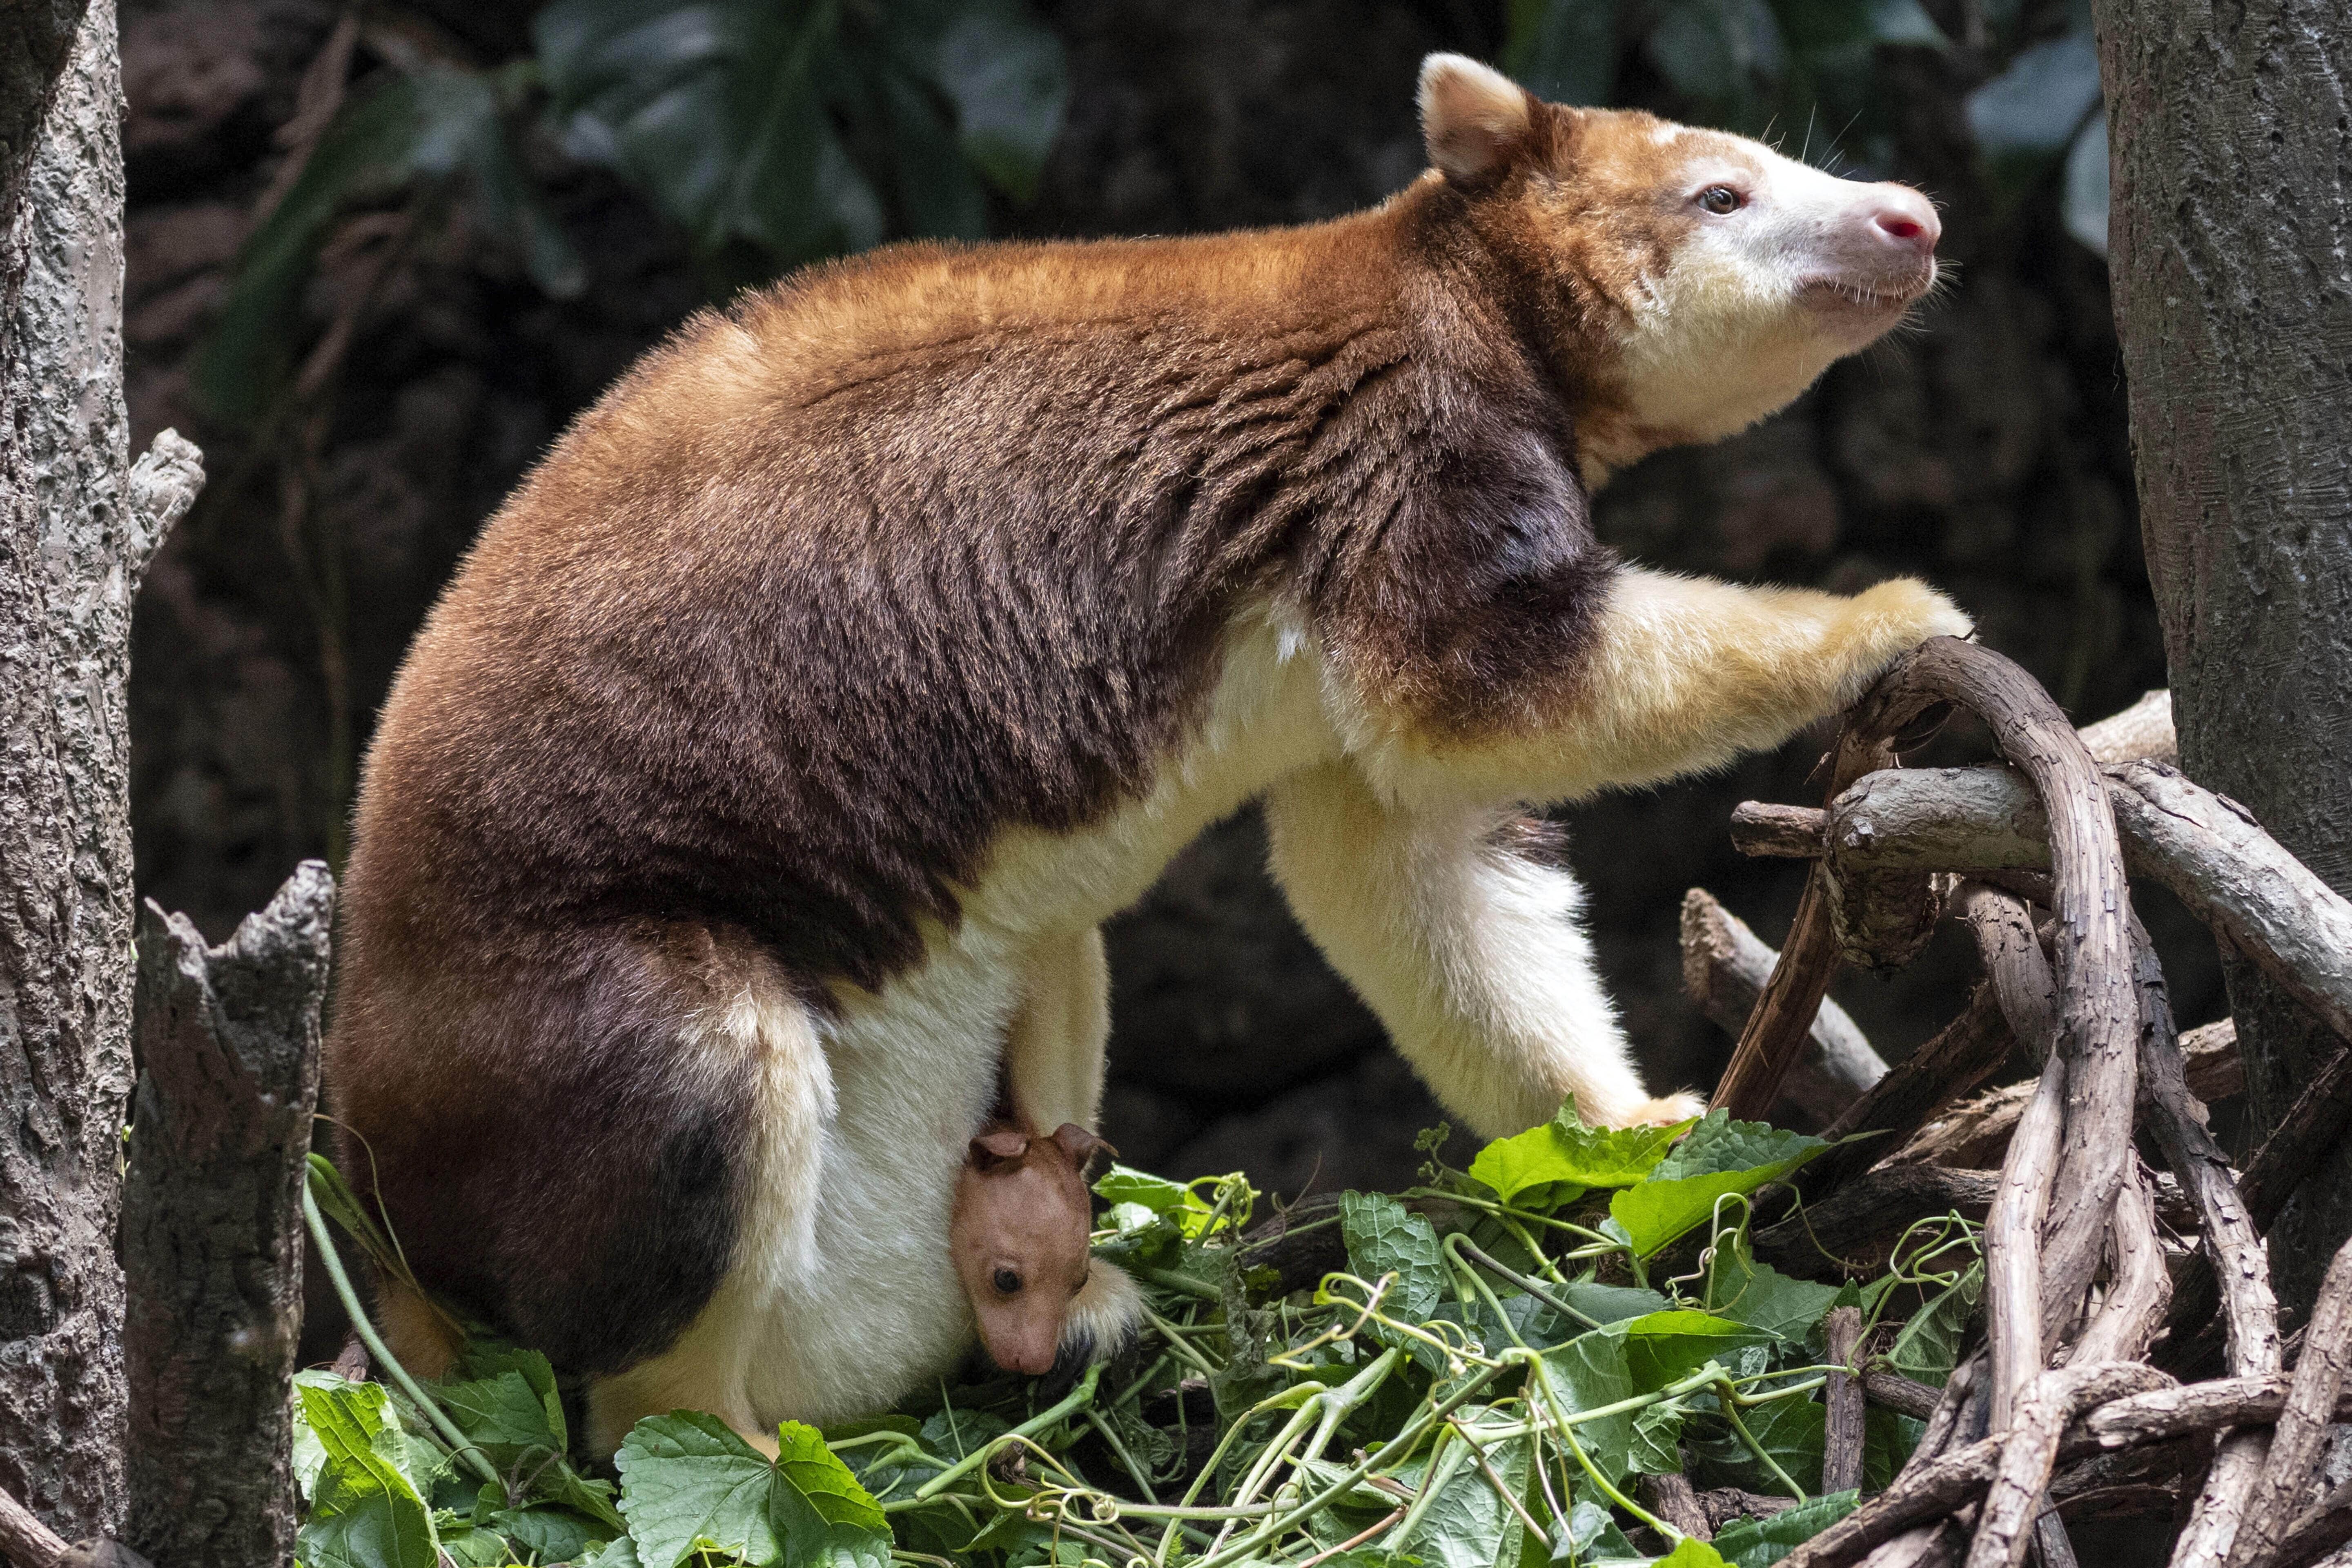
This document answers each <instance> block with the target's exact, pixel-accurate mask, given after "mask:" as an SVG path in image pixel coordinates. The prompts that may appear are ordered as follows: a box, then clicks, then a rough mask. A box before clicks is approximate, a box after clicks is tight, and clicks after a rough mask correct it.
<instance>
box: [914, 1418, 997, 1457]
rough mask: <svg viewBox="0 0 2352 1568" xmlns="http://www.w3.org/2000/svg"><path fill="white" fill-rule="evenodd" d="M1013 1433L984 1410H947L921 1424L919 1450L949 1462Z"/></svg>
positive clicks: (973, 1452)
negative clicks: (929, 1452)
mask: <svg viewBox="0 0 2352 1568" xmlns="http://www.w3.org/2000/svg"><path fill="white" fill-rule="evenodd" d="M1012 1430H1013V1424H1012V1423H1011V1422H1010V1421H1007V1420H1005V1419H1004V1417H1003V1416H1002V1415H996V1414H994V1413H993V1412H992V1411H987V1410H962V1409H955V1408H952V1407H951V1408H949V1409H946V1410H942V1411H940V1412H939V1413H938V1414H937V1415H933V1416H932V1417H931V1418H930V1419H929V1420H928V1421H926V1422H924V1423H923V1429H922V1439H923V1447H926V1448H929V1450H930V1451H931V1452H932V1453H934V1454H941V1455H945V1456H946V1457H947V1458H950V1459H966V1458H971V1456H972V1455H974V1454H977V1453H978V1452H980V1451H981V1450H982V1448H985V1447H988V1445H989V1444H991V1443H992V1442H994V1441H995V1440H996V1439H997V1438H999V1437H1002V1436H1004V1435H1005V1434H1006V1433H1007V1432H1010V1431H1012Z"/></svg>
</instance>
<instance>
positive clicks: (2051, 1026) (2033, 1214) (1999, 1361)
mask: <svg viewBox="0 0 2352 1568" xmlns="http://www.w3.org/2000/svg"><path fill="white" fill-rule="evenodd" d="M1960 910H1961V913H1962V914H1963V915H1964V916H1965V917H1966V919H1967V921H1968V922H1969V929H1970V930H1971V931H1974V932H1975V933H1976V939H1977V948H1978V951H1979V953H1981V954H1982V956H1983V958H1984V963H1985V969H1986V971H1987V972H1988V973H1990V975H1991V976H1992V984H1993V994H1994V995H1995V996H1996V997H1997V998H1998V999H1999V1000H2000V1010H2001V1014H2002V1016H2004V1017H2006V1018H2007V1019H2008V1020H2009V1026H2010V1029H2011V1032H2012V1033H2013V1034H2015V1035H2016V1037H2017V1038H2018V1039H2019V1040H2020V1041H2021V1042H2022V1043H2023V1044H2024V1046H2025V1047H2026V1048H2027V1049H2028V1050H2030V1051H2032V1052H2033V1053H2034V1054H2035V1055H2037V1056H2040V1057H2041V1058H2043V1061H2044V1066H2043V1067H2042V1077H2041V1079H2040V1080H2039V1084H2040V1087H2039V1089H2038V1090H2037V1092H2036V1093H2035V1094H2034V1097H2033V1100H2032V1103H2031V1104H2030V1105H2029V1106H2027V1108H2026V1110H2025V1113H2024V1117H2023V1119H2022V1120H2021V1121H2020V1122H2019V1123H2018V1130H2017V1136H2016V1137H2015V1138H2013V1139H2011V1142H2010V1145H2009V1153H2008V1156H2007V1158H2006V1159H2005V1160H2004V1161H2003V1162H2002V1164H2001V1169H2000V1188H1999V1189H1998V1190H1997V1191H1996V1192H1995V1193H1994V1194H1993V1200H1992V1207H1991V1209H1990V1212H1989V1213H1988V1214H1987V1215H1986V1216H1985V1228H1984V1250H1985V1341H1986V1343H1987V1345H1988V1346H1989V1347H1990V1351H1991V1354H1992V1404H1991V1415H1990V1419H1991V1422H1992V1429H1993V1430H1994V1431H1996V1432H2003V1431H2007V1430H2008V1429H2009V1424H2010V1415H2011V1407H2012V1406H2013V1405H2015V1403H2016V1400H2017V1398H2018V1396H2019V1395H2020V1394H2022V1393H2023V1392H2024V1390H2025V1387H2026V1385H2027V1384H2030V1383H2032V1381H2033V1378H2034V1376H2035V1374H2036V1373H2039V1372H2040V1371H2041V1370H2042V1365H2043V1360H2044V1357H2043V1348H2042V1339H2043V1335H2042V1222H2043V1220H2044V1219H2045V1218H2047V1217H2048V1215H2049V1213H2050V1188H2051V1184H2052V1183H2053V1182H2055V1181H2056V1180H2057V1177H2058V1145H2059V1139H2060V1135H2061V1134H2062V1133H2063V1131H2064V1128H2065V1119H2066V1064H2065V1062H2064V1061H2063V1059H2061V1058H2060V1057H2059V1055H2058V1053H2057V1050H2056V1048H2055V1047H2056V1046H2057V1035H2058V1008H2057V1000H2058V999H2057V983H2056V981H2055V980H2053V978H2052V976H2051V973H2050V965H2049V963H2048V962H2047V961H2046V960H2044V959H2043V958H2042V942H2041V940H2040V939H2039V938H2038V937H2036V936H2035V935H2034V931H2033V918H2032V915H2031V914H2030V913H2028V912H2027V910H2026V908H2025V905H2024V904H2023V903H2022V902H2021V901H2020V900H2017V899H2015V898H2012V897H2011V896H2010V895H2009V894H2007V893H2002V892H1997V891H1995V890H1994V889H1990V888H1985V887H1981V886H1979V885H1975V884H1971V885H1970V886H1969V889H1968V891H1967V892H1966V893H1964V894H1963V895H1962V896H1961V900H1960Z"/></svg>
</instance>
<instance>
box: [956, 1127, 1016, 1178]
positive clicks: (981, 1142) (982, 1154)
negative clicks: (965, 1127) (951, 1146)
mask: <svg viewBox="0 0 2352 1568" xmlns="http://www.w3.org/2000/svg"><path fill="white" fill-rule="evenodd" d="M969 1152H970V1154H971V1163H972V1167H973V1168H974V1169H975V1170H981V1171H992V1170H994V1169H995V1168H996V1167H997V1166H998V1165H1000V1164H1003V1163H1005V1162H1007V1161H1010V1160H1018V1159H1019V1158H1021V1156H1022V1155H1024V1154H1026V1153H1027V1152H1029V1134H1027V1133H1026V1132H1016V1131H1013V1129H1011V1128H1009V1127H1004V1128H999V1129H998V1130H997V1131H993V1132H983V1133H982V1134H981V1135H980V1136H979V1137H977V1138H975V1139H973V1140H972V1141H971V1149H970V1150H969Z"/></svg>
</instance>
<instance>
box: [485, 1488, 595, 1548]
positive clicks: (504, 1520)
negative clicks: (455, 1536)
mask: <svg viewBox="0 0 2352 1568" xmlns="http://www.w3.org/2000/svg"><path fill="white" fill-rule="evenodd" d="M483 1522H484V1523H486V1524H487V1525H488V1528H489V1529H491V1530H495V1531H498V1532H499V1534H500V1535H503V1536H505V1537H506V1538H507V1539H508V1540H509V1541H511V1542H514V1545H515V1550H516V1551H517V1552H519V1553H527V1554H529V1556H530V1557H531V1558H532V1559H533V1560H535V1561H537V1562H541V1563H577V1562H578V1561H580V1559H581V1558H582V1557H583V1556H584V1555H586V1553H587V1552H588V1549H589V1548H590V1547H592V1546H602V1545H603V1544H604V1542H608V1541H610V1540H612V1539H613V1535H614V1532H613V1531H612V1530H610V1529H609V1528H607V1527H606V1526H605V1525H604V1524H603V1523H601V1522H600V1521H596V1520H593V1519H584V1518H583V1517H582V1516H581V1515H579V1514H577V1513H574V1512H573V1511H572V1510H570V1509H568V1508H556V1507H553V1506H551V1505H549V1504H544V1503H541V1504H534V1505H533V1506H531V1507H529V1508H513V1509H499V1510H494V1511H493V1512H491V1513H489V1514H488V1515H486V1516H485V1517H484V1520H483Z"/></svg>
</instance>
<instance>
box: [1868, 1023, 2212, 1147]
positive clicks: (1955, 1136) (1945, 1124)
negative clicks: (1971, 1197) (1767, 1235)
mask: <svg viewBox="0 0 2352 1568" xmlns="http://www.w3.org/2000/svg"><path fill="white" fill-rule="evenodd" d="M2180 1055H2181V1058H2182V1060H2183V1061H2184V1062H2185V1063H2186V1064H2187V1067H2188V1069H2189V1094H2190V1095H2191V1096H2192V1097H2193V1098H2194V1099H2196V1100H2199V1101H2201V1102H2209V1103H2210V1101H2213V1100H2228V1099H2230V1098H2231V1096H2233V1095H2239V1094H2243V1093H2244V1092H2245V1089H2246V1077H2245V1068H2244V1066H2243V1064H2242V1063H2241V1062H2240V1061H2239V1059H2238V1026H2236V1025H2235V1024H2233V1023H2231V1021H2230V1020H2229V1019H2227V1018H2224V1019H2222V1020H2221V1022H2220V1023H2218V1024H2206V1025H2204V1026H2200V1027H2199V1028H2194V1029H2191V1030H2189V1032H2188V1033H2187V1034H2185V1035H2183V1036H2181V1037H2180ZM2038 1081H2039V1080H2038V1079H2026V1080H2025V1081H2024V1082H2022V1083H2012V1084H2009V1085H2007V1086H2005V1087H2003V1088H2000V1089H1988V1090H1986V1091H1985V1092H1984V1093H1982V1094H1979V1095H1978V1096H1977V1097H1976V1098H1975V1099H1973V1100H1965V1101H1963V1102H1962V1103H1960V1104H1958V1105H1956V1106H1954V1107H1952V1109H1951V1110H1948V1111H1947V1112H1945V1113H1944V1114H1943V1115H1942V1116H1939V1117H1937V1119H1936V1120H1935V1121H1930V1122H1929V1123H1927V1126H1926V1127H1924V1128H1922V1129H1920V1131H1919V1134H1918V1136H1916V1138H1913V1139H1912V1140H1911V1142H1908V1143H1906V1144H1905V1145H1904V1146H1903V1147H1902V1149H1901V1150H1900V1151H1899V1152H1896V1153H1895V1154H1894V1155H1893V1156H1891V1157H1890V1163H1895V1164H1903V1165H1951V1166H1954V1167H1957V1168H1958V1169H1961V1170H1983V1169H1986V1168H1987V1167H1990V1166H1992V1165H1997V1164H1999V1163H2000V1158H2001V1154H2002V1152H2003V1151H2004V1150H2006V1149H2007V1148H2008V1147H2009V1140H2010V1136H2011V1133H2012V1132H2014V1131H2016V1129H2017V1119H2018V1117H2019V1116H2021V1115H2022V1114H2023V1113H2024V1110H2025V1106H2026V1102H2027V1101H2028V1100H2032V1098H2033V1092H2034V1088H2035V1085H2036V1084H2037V1083H2038Z"/></svg>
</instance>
